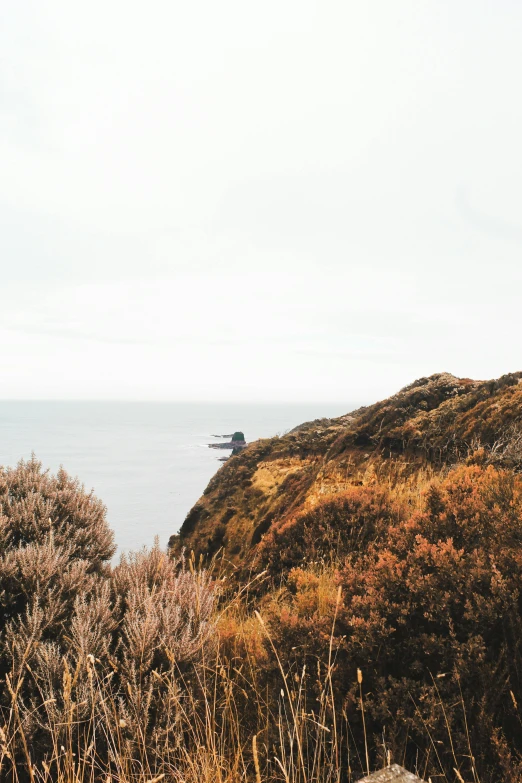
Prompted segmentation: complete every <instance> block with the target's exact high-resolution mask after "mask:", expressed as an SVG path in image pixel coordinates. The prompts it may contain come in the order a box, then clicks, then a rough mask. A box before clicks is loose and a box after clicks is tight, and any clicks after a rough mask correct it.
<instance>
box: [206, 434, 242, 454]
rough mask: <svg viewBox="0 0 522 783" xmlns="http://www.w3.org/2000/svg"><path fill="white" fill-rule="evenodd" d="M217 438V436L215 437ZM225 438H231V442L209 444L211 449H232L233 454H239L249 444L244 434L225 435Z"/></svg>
mask: <svg viewBox="0 0 522 783" xmlns="http://www.w3.org/2000/svg"><path fill="white" fill-rule="evenodd" d="M214 437H215V436H214ZM223 437H224V438H225V437H227V438H228V437H229V438H230V440H229V441H226V442H225V443H209V444H208V446H209V448H211V449H230V450H231V451H232V453H233V454H238V453H239V452H240V451H242V450H243V449H244V448H245V447H246V445H247V443H246V440H245V436H244V434H243V433H242V432H239V431H238V432H234V434H233V435H223Z"/></svg>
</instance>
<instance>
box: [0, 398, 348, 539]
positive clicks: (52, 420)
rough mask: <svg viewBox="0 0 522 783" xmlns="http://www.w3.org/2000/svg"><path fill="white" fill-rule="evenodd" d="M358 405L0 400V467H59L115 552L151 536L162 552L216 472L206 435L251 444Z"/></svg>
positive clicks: (52, 469) (215, 462)
mask: <svg viewBox="0 0 522 783" xmlns="http://www.w3.org/2000/svg"><path fill="white" fill-rule="evenodd" d="M356 407H357V405H355V404H352V405H350V404H348V403H347V404H346V405H333V404H331V403H330V404H323V405H321V404H320V403H317V404H313V405H312V404H308V405H228V404H216V405H214V404H213V405H210V404H205V403H198V404H192V403H148V402H139V403H136V402H28V401H24V402H10V401H0V465H4V466H7V465H14V464H16V463H17V462H18V461H19V460H20V459H22V458H23V459H28V458H29V457H30V456H31V453H32V452H34V453H35V455H36V457H37V458H38V459H39V460H40V461H41V462H42V463H43V465H44V467H46V468H50V469H51V471H53V472H54V471H56V470H57V468H59V467H60V465H63V467H64V468H65V469H66V470H67V472H68V473H70V474H71V475H73V476H78V477H79V478H80V480H81V481H82V483H83V484H84V485H85V487H86V488H87V489H89V490H90V489H94V491H95V493H96V495H97V496H98V497H99V498H101V499H102V500H103V502H104V503H105V505H106V506H107V516H108V520H109V524H110V525H111V527H112V529H113V530H114V531H115V534H116V542H117V544H118V548H119V550H120V551H123V550H129V549H138V548H140V547H142V546H144V545H150V544H152V543H153V541H154V537H155V536H159V540H160V543H161V545H162V546H165V545H166V544H167V541H168V539H169V536H170V535H171V534H172V533H175V532H177V531H178V530H179V528H180V526H181V524H182V522H183V520H184V518H185V516H186V514H187V512H188V511H189V510H190V508H191V507H192V505H193V504H194V503H195V502H196V500H197V499H198V498H199V497H200V495H201V493H202V492H203V490H204V489H205V487H206V485H207V484H208V482H209V480H210V478H211V477H212V475H213V474H214V473H215V472H216V470H218V469H219V468H220V467H221V462H219V461H218V459H217V458H218V457H219V456H221V455H222V454H223V452H218V451H215V450H214V449H209V448H207V445H206V444H208V443H211V442H215V440H214V439H213V438H212V435H216V434H217V435H222V434H226V435H228V434H230V433H232V432H234V431H235V430H242V431H243V432H244V433H245V437H246V439H247V441H249V442H250V441H252V440H256V439H257V438H265V437H270V436H272V435H277V434H282V433H284V432H286V431H288V430H289V429H291V428H292V427H295V426H296V425H297V424H301V423H302V422H304V421H310V420H312V419H316V418H320V417H323V416H328V417H332V416H340V415H342V414H343V413H347V412H348V411H350V410H353V409H354V408H356ZM225 453H226V454H228V453H229V452H225Z"/></svg>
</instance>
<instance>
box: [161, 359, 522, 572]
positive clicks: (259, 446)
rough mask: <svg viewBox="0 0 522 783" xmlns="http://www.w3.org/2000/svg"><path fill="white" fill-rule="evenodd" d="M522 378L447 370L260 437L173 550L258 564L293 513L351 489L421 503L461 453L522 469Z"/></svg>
mask: <svg viewBox="0 0 522 783" xmlns="http://www.w3.org/2000/svg"><path fill="white" fill-rule="evenodd" d="M521 381H522V372H515V373H511V374H508V375H504V376H503V377H501V378H499V379H498V380H490V381H474V380H470V379H468V378H457V377H455V376H453V375H450V374H449V373H440V374H436V375H432V376H430V377H427V378H421V379H419V380H417V381H415V382H414V383H412V384H410V385H409V386H406V387H405V388H404V389H402V390H401V391H399V392H398V393H397V394H395V395H394V396H392V397H390V398H389V399H386V400H382V401H381V402H377V403H375V404H374V405H371V406H368V407H363V408H360V409H358V410H355V411H352V412H351V413H347V414H346V415H344V416H341V417H340V418H336V419H318V420H316V421H312V422H308V423H306V424H302V425H300V426H299V427H296V428H295V429H294V430H292V431H291V432H289V433H287V434H286V435H283V436H281V437H274V438H270V439H266V440H259V441H256V442H255V443H252V444H250V445H249V446H248V447H247V448H246V449H244V450H243V451H242V452H241V453H240V454H237V455H235V456H233V457H231V458H230V459H229V460H228V461H227V462H226V464H224V465H223V467H222V468H221V469H220V470H219V471H218V472H217V473H216V475H215V476H214V477H213V479H212V480H211V481H210V483H209V485H208V487H207V488H206V490H205V492H204V494H203V496H202V497H201V498H200V500H199V501H198V502H197V503H196V505H195V506H194V507H193V508H192V510H191V511H190V512H189V514H188V515H187V517H186V519H185V522H184V523H183V526H182V527H181V530H180V532H179V534H176V535H173V536H172V537H171V539H170V542H169V543H170V548H171V551H172V553H173V554H177V553H179V552H180V551H181V550H182V549H183V548H185V549H187V550H191V551H194V553H195V554H196V556H199V555H213V554H215V553H216V552H218V551H222V552H223V554H224V557H225V559H226V560H227V561H228V562H230V563H232V564H234V565H235V566H247V567H250V566H251V564H252V562H253V561H255V558H256V556H257V555H259V554H260V553H261V552H262V550H263V547H264V546H265V544H264V541H265V539H270V538H273V535H274V534H276V532H277V530H278V529H280V528H284V527H285V525H287V524H288V522H289V520H291V519H295V518H296V517H297V516H299V515H302V514H305V513H306V512H310V511H311V510H312V509H314V508H317V507H318V506H320V505H321V504H323V503H324V502H326V501H327V500H328V499H331V498H332V497H334V496H336V495H339V494H342V493H346V492H347V491H349V490H350V489H352V488H356V487H365V486H371V485H375V484H376V483H377V484H379V485H381V484H383V483H384V484H386V486H388V487H389V488H393V489H394V491H395V492H396V493H399V494H401V495H403V496H404V497H407V498H408V501H409V502H410V503H411V504H413V505H415V503H417V501H418V497H419V493H420V492H421V491H422V488H423V487H425V486H426V485H427V484H428V483H429V481H430V479H431V478H433V477H435V476H436V475H438V474H440V473H441V471H444V470H446V469H447V468H448V467H451V466H455V465H457V464H459V463H462V462H467V463H475V464H480V465H494V466H496V467H500V468H508V469H510V470H514V471H515V472H517V471H518V470H519V469H520V467H521V466H522V383H521ZM269 532H270V534H271V535H270V536H267V534H268V533H269Z"/></svg>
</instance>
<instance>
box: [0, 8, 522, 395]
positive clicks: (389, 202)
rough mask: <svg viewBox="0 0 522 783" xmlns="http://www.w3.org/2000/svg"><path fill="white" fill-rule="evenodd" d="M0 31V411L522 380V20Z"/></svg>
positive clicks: (131, 14) (366, 19)
mask: <svg viewBox="0 0 522 783" xmlns="http://www.w3.org/2000/svg"><path fill="white" fill-rule="evenodd" d="M3 11H4V13H3V24H2V26H1V27H0V51H1V53H2V54H1V56H0V156H1V157H0V159H1V161H2V176H1V178H0V264H1V267H0V268H1V272H2V298H3V302H2V309H1V312H0V362H1V366H2V383H1V384H0V398H1V399H6V400H7V399H11V400H12V399H14V400H17V399H28V398H30V399H36V400H44V399H53V400H57V399H71V400H81V399H93V400H100V401H105V400H129V401H154V400H157V401H165V402H176V401H178V402H183V401H190V402H194V401H200V402H204V401H207V400H208V401H211V402H219V401H222V402H234V401H237V402H240V401H243V402H245V403H248V402H251V401H256V402H267V403H278V402H290V401H295V402H315V401H325V402H327V401H329V402H333V401H335V402H339V401H342V400H351V399H364V400H367V401H368V402H373V401H376V400H379V399H383V398H385V397H388V396H389V395H391V394H393V393H395V392H397V391H398V390H399V389H400V388H402V387H404V386H405V385H407V384H409V383H411V382H413V381H414V380H416V379H417V378H419V377H422V376H427V375H431V374H433V373H436V372H443V371H447V372H451V373H453V374H454V375H457V376H461V377H471V378H476V379H488V378H495V377H498V376H500V375H502V374H504V373H507V372H510V371H515V370H517V369H520V367H521V365H522V361H521V358H522V357H521V351H520V348H519V345H518V335H519V334H520V330H521V327H522V310H521V308H520V301H519V300H520V293H519V292H520V288H521V284H522V264H521V263H520V251H521V248H522V220H521V218H520V215H521V214H522V209H521V208H522V184H521V183H522V156H521V154H520V138H521V137H522V108H521V106H520V101H518V100H517V99H516V95H517V94H518V92H519V84H518V82H519V74H520V73H521V72H522V48H521V47H520V40H521V39H522V4H520V3H515V2H513V0H499V2H497V3H494V4H492V3H489V2H486V0H474V2H471V0H462V2H460V3H453V2H450V1H449V0H427V1H426V2H424V3H422V4H419V3H418V2H417V0H401V2H400V3H389V2H388V0H368V2H365V3H360V2H351V1H350V0H348V2H346V0H327V2H321V3H319V2H317V1H316V2H312V1H311V0H303V1H302V2H297V0H283V2H280V0H278V2H276V0H268V1H267V2H266V3H264V4H263V5H262V6H259V5H253V4H249V3H245V2H244V0H243V1H242V2H240V1H239V0H224V2H223V3H219V4H216V3H212V2H210V0H195V1H194V2H193V3H181V2H173V3H172V2H166V1H165V0H156V1H155V2H152V3H149V4H147V6H145V5H143V4H137V3H124V2H123V0H114V2H112V3H110V4H107V3H102V2H101V0H93V2H92V3H90V4H89V5H88V6H79V5H78V4H73V3H68V2H65V0H50V2H49V3H45V4H41V3H37V2H34V1H32V0H28V1H27V2H26V1H25V0H23V1H22V2H16V3H15V2H13V0H7V2H6V3H5V7H4V9H3Z"/></svg>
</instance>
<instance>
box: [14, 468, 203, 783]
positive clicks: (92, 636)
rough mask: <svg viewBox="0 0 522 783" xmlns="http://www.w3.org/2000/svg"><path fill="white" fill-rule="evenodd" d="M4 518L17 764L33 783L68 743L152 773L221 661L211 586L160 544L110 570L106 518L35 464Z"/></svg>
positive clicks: (73, 485)
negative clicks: (190, 696)
mask: <svg viewBox="0 0 522 783" xmlns="http://www.w3.org/2000/svg"><path fill="white" fill-rule="evenodd" d="M0 513H1V516H0V542H1V544H0V622H1V624H0V676H1V677H2V679H3V680H4V682H5V685H6V687H5V688H4V689H3V690H2V693H1V697H0V699H1V700H0V705H1V706H2V711H3V717H4V721H5V725H6V729H4V732H5V731H6V730H7V729H9V728H11V729H13V727H14V725H15V723H16V722H18V725H17V730H16V732H15V734H14V735H13V737H12V741H11V746H10V749H9V750H8V756H10V757H11V761H12V762H13V763H14V764H15V766H16V765H17V764H18V765H20V767H19V771H20V770H21V769H25V772H26V774H27V775H29V778H31V765H32V764H33V763H34V762H35V761H37V760H38V759H40V760H44V759H45V758H47V759H49V758H50V757H51V756H52V755H53V752H55V755H56V752H58V751H57V750H56V748H59V747H61V745H62V744H63V745H64V746H65V745H66V744H67V740H68V739H69V744H70V743H71V732H73V734H74V736H75V738H76V741H77V742H78V743H79V744H82V742H83V741H84V740H85V738H86V737H89V742H88V743H87V745H89V744H91V745H92V748H91V750H92V752H93V753H95V754H96V756H97V758H98V759H100V760H101V761H103V760H104V763H110V761H111V759H112V760H113V761H114V759H115V758H117V757H118V754H119V753H123V752H124V755H125V757H126V758H128V759H136V758H139V759H140V763H141V764H142V765H143V764H145V761H146V762H147V764H148V763H149V761H150V758H152V757H154V756H155V755H157V753H158V752H159V747H160V746H161V747H162V748H163V750H164V749H165V748H164V744H165V742H166V741H167V738H168V736H169V732H171V731H172V728H173V726H174V724H175V722H176V720H177V719H178V717H179V709H180V704H181V691H182V689H183V687H185V686H186V682H187V681H189V679H190V673H191V672H192V671H193V670H194V667H196V666H198V665H199V664H200V663H201V662H202V660H203V657H204V654H205V653H206V654H209V653H210V651H211V650H212V647H213V640H214V635H213V612H214V608H215V589H214V586H213V584H212V582H211V580H210V577H209V576H208V575H207V573H206V572H204V571H199V572H196V571H195V570H194V568H191V567H189V566H190V563H189V564H187V563H186V561H185V559H184V558H183V557H181V558H179V559H177V560H175V559H171V558H169V557H168V556H167V554H166V553H164V552H162V551H161V550H160V549H159V546H158V544H156V545H155V546H154V547H153V548H152V549H151V550H149V551H146V550H143V551H142V552H139V553H136V554H131V555H128V556H125V557H122V558H121V562H120V564H119V565H118V566H116V567H111V565H110V562H109V560H110V558H111V556H112V555H113V553H114V545H113V536H112V533H111V531H110V530H109V528H108V525H107V522H106V517H105V508H104V506H103V504H102V503H100V501H99V500H97V499H96V498H95V497H94V495H93V494H92V493H86V492H85V490H84V489H83V487H82V486H81V485H80V484H79V483H78V482H77V481H75V480H72V479H70V478H69V477H68V476H67V474H66V473H65V472H64V471H63V470H61V471H60V472H59V473H58V475H57V476H51V475H50V474H49V473H48V472H44V471H42V468H41V465H40V463H38V462H37V461H36V460H35V459H32V460H31V461H29V462H27V463H23V462H22V463H20V464H19V465H18V466H17V468H15V469H12V470H11V469H4V470H2V473H1V476H0ZM186 677H188V678H189V679H188V680H187V679H185V678H186ZM183 683H185V685H183ZM108 705H111V706H110V707H109V706H108ZM174 705H175V708H174ZM0 726H1V724H0ZM115 732H116V733H115ZM115 743H116V744H115ZM162 743H163V744H162ZM116 745H117V746H118V747H116ZM28 748H30V752H29V750H28ZM53 748H54V750H53ZM6 758H8V757H6ZM22 759H23V762H24V764H23V766H22V765H21V760H22ZM4 762H5V759H4ZM20 774H21V773H20Z"/></svg>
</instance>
